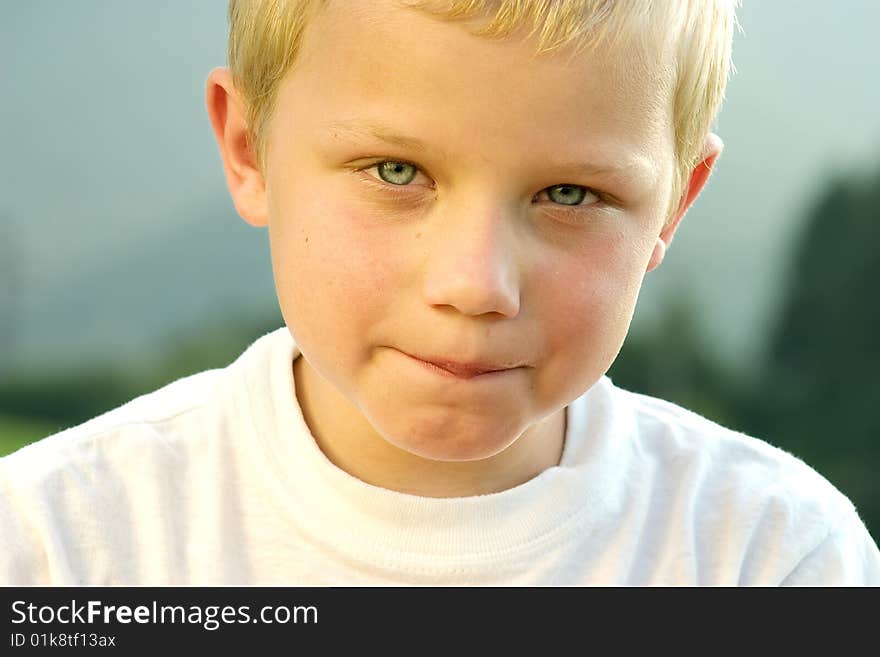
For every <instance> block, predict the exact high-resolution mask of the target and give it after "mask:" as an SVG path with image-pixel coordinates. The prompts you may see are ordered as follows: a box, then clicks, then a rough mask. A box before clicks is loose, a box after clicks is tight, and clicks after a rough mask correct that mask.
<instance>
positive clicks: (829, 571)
mask: <svg viewBox="0 0 880 657" xmlns="http://www.w3.org/2000/svg"><path fill="white" fill-rule="evenodd" d="M615 391H616V392H615V393H614V394H615V395H617V396H618V399H619V401H620V404H621V407H622V408H623V409H625V410H624V412H625V413H627V414H629V416H630V418H631V422H632V427H633V430H632V440H631V445H630V450H631V457H630V458H631V460H634V461H636V462H638V463H639V464H640V467H641V468H642V469H643V471H644V468H648V470H653V471H654V473H655V474H654V475H653V476H652V477H651V479H652V481H653V482H654V486H655V491H657V490H660V491H663V494H664V495H665V496H666V499H667V501H668V503H669V504H670V505H673V506H677V508H678V511H676V514H677V515H676V519H677V520H679V521H680V522H681V523H682V526H683V528H684V529H683V530H684V531H691V532H693V536H694V537H695V539H696V540H697V542H698V543H700V544H702V548H703V549H704V550H705V551H706V552H707V557H706V558H707V559H708V560H709V561H712V560H715V561H716V562H717V564H718V565H719V567H721V563H722V562H723V555H725V554H727V555H728V556H729V557H730V559H731V560H732V561H734V562H739V565H738V568H739V574H738V575H737V581H738V583H767V582H775V583H783V582H784V581H786V579H787V578H788V577H789V576H791V575H792V573H797V572H798V571H799V569H804V568H807V566H806V565H804V564H808V563H810V560H813V561H817V562H820V563H819V564H817V565H815V567H811V568H810V569H809V572H810V573H812V577H813V578H812V580H810V577H809V576H808V577H806V580H808V581H812V583H849V582H860V581H876V579H875V578H877V577H880V573H878V568H880V553H878V551H877V547H876V545H875V544H874V542H873V540H872V539H871V537H870V535H869V534H868V532H867V529H866V528H865V526H864V523H863V522H862V521H861V519H860V518H859V516H858V514H857V512H856V510H855V508H854V506H853V504H852V502H851V501H850V500H849V499H848V498H847V497H846V496H845V495H843V493H841V492H840V491H839V490H838V489H837V488H836V487H835V486H834V485H833V484H832V483H831V482H829V481H828V480H827V479H826V478H825V477H824V476H822V475H821V474H820V473H818V472H817V471H816V470H815V469H814V468H812V467H810V466H809V465H808V464H807V463H805V462H804V461H803V460H801V459H799V458H797V457H796V456H794V455H793V454H790V453H788V452H786V451H784V450H782V449H780V448H778V447H775V446H773V445H771V444H769V443H767V442H765V441H763V440H760V439H758V438H755V437H752V436H749V435H746V434H744V433H742V432H739V431H735V430H733V429H730V428H727V427H724V426H722V425H720V424H718V423H716V422H713V421H711V420H709V419H707V418H705V417H702V416H700V415H698V414H697V413H694V412H692V411H689V410H687V409H685V408H682V407H681V406H678V405H676V404H673V403H671V402H668V401H664V400H661V399H657V398H654V397H650V396H647V395H642V394H638V393H634V392H629V391H625V390H622V389H619V388H615ZM847 552H849V553H852V554H859V555H861V561H859V562H858V563H853V564H852V565H851V567H850V569H849V571H852V572H848V574H847V575H846V576H845V577H844V576H843V575H841V576H839V577H838V576H837V575H840V574H841V572H842V570H845V569H843V568H842V567H841V566H840V565H839V563H840V562H841V560H842V559H844V557H843V555H844V554H846V553H847ZM817 555H820V556H817ZM835 564H837V565H835ZM859 568H861V570H860V571H859V572H860V574H855V571H856V570H857V569H859ZM820 572H821V574H820ZM835 573H836V574H837V575H836V574H835Z"/></svg>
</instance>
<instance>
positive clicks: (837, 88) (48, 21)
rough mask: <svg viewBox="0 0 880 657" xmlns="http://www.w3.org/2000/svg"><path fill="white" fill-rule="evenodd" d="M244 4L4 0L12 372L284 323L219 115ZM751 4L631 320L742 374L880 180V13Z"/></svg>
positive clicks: (6, 307)
mask: <svg viewBox="0 0 880 657" xmlns="http://www.w3.org/2000/svg"><path fill="white" fill-rule="evenodd" d="M225 4H226V3H225V2H222V1H221V0H186V1H185V2H179V1H172V0H154V1H153V2H149V3H145V2H134V1H133V0H132V1H121V0H76V1H75V2H58V1H57V0H29V1H28V2H14V1H13V0H0V5H2V9H3V11H2V15H3V21H2V24H0V82H2V87H0V94H2V96H0V98H2V102H0V153H2V157H0V378H2V375H3V373H4V372H3V370H4V369H5V371H6V373H11V372H14V371H17V370H20V369H21V368H37V367H52V366H56V365H59V364H66V365H67V366H73V367H82V366H85V364H87V363H89V362H91V361H94V360H95V359H104V360H114V359H119V360H124V359H126V358H133V357H140V358H144V357H147V358H148V357H149V354H150V353H151V351H152V350H153V349H155V348H156V346H157V345H158V344H160V342H161V341H162V340H163V339H165V337H166V336H168V335H169V334H172V333H174V332H178V331H182V330H196V329H197V328H198V327H199V326H203V325H206V324H212V323H222V322H223V321H225V320H226V319H227V318H237V317H242V318H243V317H247V316H253V315H254V314H259V313H262V314H267V313H272V312H276V313H277V307H276V302H275V296H274V288H273V284H272V274H271V265H270V262H269V251H268V243H267V238H266V234H265V231H264V230H262V229H257V228H253V227H250V226H248V225H246V224H245V223H244V222H243V221H241V220H240V219H239V218H238V217H237V215H236V213H235V210H234V208H233V206H232V202H231V200H230V198H229V195H228V192H227V190H226V186H225V181H224V178H223V172H222V166H221V162H220V158H219V154H218V151H217V147H216V144H215V142H214V138H213V135H212V133H211V130H210V125H209V123H208V118H207V114H206V111H205V105H204V86H205V79H206V77H207V74H208V72H209V71H210V70H211V69H212V68H213V67H215V66H221V65H224V64H225V47H226V32H227V26H226V14H225ZM744 4H745V6H744V7H743V8H742V9H741V11H740V15H739V17H740V23H741V25H742V28H743V32H742V33H739V34H737V35H736V38H735V42H734V63H735V66H736V69H737V73H736V74H735V75H734V77H733V78H732V80H731V81H730V83H729V85H728V92H727V100H726V103H725V106H724V108H723V110H722V112H721V114H720V116H719V120H718V125H717V132H718V133H719V134H720V135H721V137H722V138H723V139H724V142H725V150H724V154H723V155H722V157H721V159H720V161H719V162H718V164H717V168H716V172H715V173H714V174H713V176H712V178H711V180H710V182H709V185H708V187H707V189H706V190H705V191H704V193H703V194H702V195H701V196H700V198H699V199H698V200H697V202H696V205H695V206H694V208H693V209H692V210H691V211H690V212H689V213H688V215H687V217H686V218H685V220H684V223H683V224H682V227H681V229H680V230H679V232H678V234H677V235H676V237H675V240H674V242H673V244H672V248H671V249H670V251H669V253H668V255H667V259H666V261H665V262H664V263H663V265H662V266H661V267H660V268H659V269H658V270H657V271H656V272H652V273H651V274H649V275H648V277H647V278H646V282H645V286H644V288H643V291H642V295H641V300H640V304H639V307H638V309H637V311H636V317H635V320H634V323H633V330H634V331H639V330H640V329H641V328H642V327H648V326H650V325H651V322H652V321H654V319H656V318H657V317H659V315H660V313H661V312H662V309H663V308H664V307H665V306H666V305H667V304H669V303H670V302H671V301H672V299H673V298H674V297H690V298H692V299H693V302H694V305H695V306H696V309H697V311H698V312H699V319H700V322H701V325H702V326H703V327H704V329H705V332H706V335H707V339H708V340H709V344H710V345H711V346H712V347H713V348H714V349H716V351H717V352H718V354H719V355H720V357H722V358H723V359H724V360H726V361H728V362H729V363H731V364H738V365H743V364H744V363H745V364H747V363H749V362H754V361H755V359H756V358H758V357H759V355H760V349H761V346H762V344H763V342H762V341H763V340H764V339H765V336H766V334H767V329H768V327H770V326H772V322H773V319H774V317H775V314H774V311H775V309H776V308H777V307H778V304H779V302H780V298H781V295H782V294H783V292H784V289H785V281H786V280H787V278H788V277H790V276H795V275H796V272H791V271H789V265H788V254H789V252H790V250H791V248H792V243H793V239H795V238H796V236H797V234H798V230H799V228H800V226H801V221H802V218H803V216H804V213H805V211H806V209H807V208H809V206H810V204H811V203H812V202H813V201H814V200H815V199H816V197H817V195H818V194H819V193H820V192H821V191H822V189H823V188H824V186H825V185H826V184H827V182H828V181H829V180H830V179H831V178H833V177H835V176H841V175H858V174H859V172H861V171H864V170H867V169H869V168H871V167H877V166H880V158H878V151H880V110H878V108H880V85H877V84H876V81H875V80H876V64H877V62H878V61H880V53H878V46H877V37H876V25H878V24H880V3H876V2H873V1H868V0H839V1H837V2H834V3H826V2H819V1H818V0H802V1H798V2H796V1H794V0H746V1H745V3H744ZM820 255H821V254H817V256H820Z"/></svg>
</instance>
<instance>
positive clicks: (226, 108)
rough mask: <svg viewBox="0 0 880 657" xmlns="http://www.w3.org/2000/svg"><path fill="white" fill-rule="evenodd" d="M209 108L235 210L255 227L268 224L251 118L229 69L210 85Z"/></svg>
mask: <svg viewBox="0 0 880 657" xmlns="http://www.w3.org/2000/svg"><path fill="white" fill-rule="evenodd" d="M206 87H207V88H206V98H205V101H206V104H207V109H208V117H209V119H210V121H211V128H212V129H213V131H214V137H215V138H216V140H217V145H218V146H219V148H220V157H221V158H222V160H223V171H224V173H225V175H226V184H227V185H228V187H229V193H230V195H231V196H232V202H233V203H234V205H235V209H236V210H237V211H238V214H240V215H241V217H242V219H244V220H245V221H247V222H248V223H249V224H252V225H254V226H265V225H266V223H267V222H268V212H267V207H266V185H265V181H264V179H263V174H262V173H261V172H260V170H259V167H258V166H257V162H256V157H255V153H254V152H253V148H252V147H251V144H250V140H249V138H248V126H247V118H246V116H245V112H244V108H243V105H242V103H241V102H240V100H239V98H238V94H237V92H236V90H235V85H234V84H233V81H232V74H231V73H230V71H229V69H228V68H225V67H219V68H215V69H214V70H212V71H211V72H210V74H209V75H208V80H207V83H206Z"/></svg>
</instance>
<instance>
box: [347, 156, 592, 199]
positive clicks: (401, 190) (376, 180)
mask: <svg viewBox="0 0 880 657" xmlns="http://www.w3.org/2000/svg"><path fill="white" fill-rule="evenodd" d="M386 162H392V163H394V164H406V165H408V166H411V167H413V168H415V169H416V170H417V171H418V172H419V173H422V174H424V175H426V176H427V175H428V174H427V173H425V172H424V171H422V168H421V167H420V166H419V165H418V164H415V163H414V162H410V161H408V160H401V159H394V160H390V159H389V160H377V161H376V162H373V163H372V164H369V165H367V166H365V167H361V168H359V169H358V171H361V172H366V171H369V170H370V169H375V168H377V167H378V166H379V165H380V164H385V163H386ZM368 175H369V174H368ZM429 177H430V176H429ZM367 182H369V183H372V184H375V185H376V186H377V187H379V188H380V189H381V190H383V191H385V192H388V193H390V194H394V195H397V196H400V195H402V194H410V192H407V191H405V190H406V189H407V188H408V187H410V185H411V184H406V185H394V184H392V183H387V182H385V181H384V180H382V179H381V178H380V177H379V175H378V173H377V174H376V175H375V176H372V175H369V178H368V179H367ZM567 184H570V185H571V186H572V187H582V188H583V189H585V190H587V192H588V193H589V194H592V195H594V196H595V197H596V199H597V200H596V202H594V203H587V204H581V205H563V204H562V203H553V202H552V201H551V203H552V204H553V210H554V211H556V210H562V211H563V212H583V211H584V210H586V209H588V208H589V209H595V208H597V207H602V206H605V205H607V197H606V196H605V195H604V194H602V193H601V192H599V191H598V190H595V189H593V188H591V187H587V186H586V185H576V184H574V183H559V184H557V185H550V186H549V187H545V188H544V189H542V190H540V191H539V192H538V193H537V194H535V196H536V197H537V196H538V195H540V194H541V193H542V192H546V191H547V190H548V189H552V188H554V187H561V186H564V185H567Z"/></svg>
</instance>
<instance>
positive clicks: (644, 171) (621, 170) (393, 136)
mask: <svg viewBox="0 0 880 657" xmlns="http://www.w3.org/2000/svg"><path fill="white" fill-rule="evenodd" d="M326 127H327V128H328V129H329V130H330V131H331V132H332V133H333V136H334V137H336V136H337V133H344V134H345V135H347V136H350V137H354V138H357V139H365V138H367V139H369V138H372V139H376V140H378V141H383V142H386V143H388V144H393V145H395V146H400V147H402V148H408V149H411V150H415V151H421V152H425V151H428V150H430V148H429V146H428V145H427V144H426V143H425V142H424V141H422V140H421V139H419V138H418V137H411V136H408V135H401V134H399V133H397V132H396V131H395V130H394V128H392V127H391V126H390V125H388V124H384V123H381V122H376V121H368V122H358V121H334V122H331V123H327V124H326ZM618 159H620V160H623V162H622V164H620V165H617V166H614V165H606V164H600V163H597V162H584V161H582V160H571V161H566V162H561V163H559V164H557V165H554V167H553V168H554V169H559V170H565V171H571V172H574V173H576V174H578V175H582V176H607V177H610V178H614V179H619V180H623V179H625V178H630V177H636V178H639V179H641V180H653V178H654V177H655V176H654V167H653V165H652V164H651V161H650V160H649V159H648V158H646V157H644V156H641V155H639V156H635V157H632V156H630V157H625V158H618ZM627 173H629V174H631V175H627ZM633 174H634V176H633Z"/></svg>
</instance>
